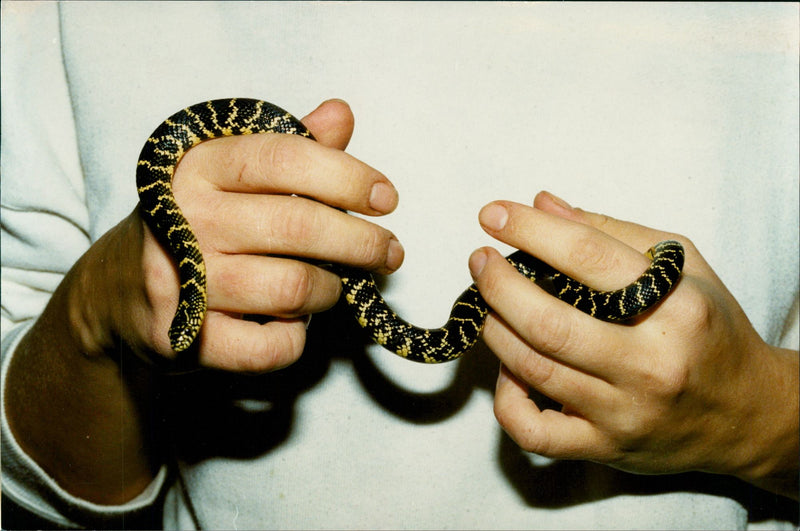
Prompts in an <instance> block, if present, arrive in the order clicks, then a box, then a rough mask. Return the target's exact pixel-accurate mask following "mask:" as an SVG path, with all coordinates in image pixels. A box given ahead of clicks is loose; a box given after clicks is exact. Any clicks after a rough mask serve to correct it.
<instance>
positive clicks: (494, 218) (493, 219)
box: [478, 203, 508, 231]
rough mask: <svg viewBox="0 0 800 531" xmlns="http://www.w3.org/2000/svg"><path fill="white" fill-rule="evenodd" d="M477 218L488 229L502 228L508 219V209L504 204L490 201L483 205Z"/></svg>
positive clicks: (496, 229)
mask: <svg viewBox="0 0 800 531" xmlns="http://www.w3.org/2000/svg"><path fill="white" fill-rule="evenodd" d="M478 220H479V221H480V223H481V225H483V226H484V227H486V228H487V229H489V230H494V231H498V230H502V229H503V227H505V226H506V222H507V221H508V210H507V209H506V208H505V207H504V206H501V205H498V204H497V203H492V204H489V205H486V206H485V207H483V209H482V210H481V212H480V214H479V215H478Z"/></svg>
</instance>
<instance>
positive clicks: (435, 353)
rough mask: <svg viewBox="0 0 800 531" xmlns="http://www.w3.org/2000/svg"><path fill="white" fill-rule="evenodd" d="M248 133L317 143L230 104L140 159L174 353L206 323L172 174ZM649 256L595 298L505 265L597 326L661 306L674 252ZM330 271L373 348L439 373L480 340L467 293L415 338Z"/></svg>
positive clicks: (281, 122) (527, 268)
mask: <svg viewBox="0 0 800 531" xmlns="http://www.w3.org/2000/svg"><path fill="white" fill-rule="evenodd" d="M252 133H287V134H294V135H301V136H305V137H308V138H312V139H313V136H312V135H311V133H310V132H309V131H308V129H306V127H305V126H304V125H303V124H302V123H300V121H299V120H297V119H296V118H294V117H293V116H292V115H291V114H289V113H287V112H286V111H284V110H283V109H280V108H278V107H276V106H274V105H272V104H270V103H266V102H264V101H259V100H252V99H242V98H232V99H225V100H214V101H208V102H204V103H198V104H196V105H192V106H191V107H188V108H186V109H183V110H181V111H179V112H177V113H175V114H174V115H172V116H171V117H169V118H168V119H167V120H165V121H164V122H163V123H162V124H161V125H159V126H158V128H157V129H156V130H155V131H154V132H153V134H152V135H151V136H150V138H148V139H147V142H146V143H145V146H144V148H143V149H142V152H141V154H140V156H139V162H138V166H137V172H136V184H137V189H138V192H139V199H140V212H141V215H142V217H143V218H144V220H145V221H146V223H147V224H148V226H149V227H150V229H151V230H152V231H153V233H154V234H155V235H156V236H157V237H158V238H159V239H160V240H161V241H162V242H163V243H164V244H165V245H166V246H167V248H168V249H169V251H170V253H171V254H172V256H173V258H174V259H175V261H176V263H177V266H178V271H179V276H180V299H179V302H178V308H177V310H176V312H175V317H174V319H173V322H172V325H171V327H170V330H169V339H170V344H171V346H172V348H173V349H174V350H175V351H176V352H180V351H183V350H185V349H187V348H188V347H189V346H191V345H192V343H193V342H194V340H195V338H196V337H197V334H198V333H199V331H200V327H201V325H202V324H203V319H204V317H205V314H206V306H207V293H206V273H205V266H204V263H203V255H202V253H201V252H200V247H199V245H198V243H197V239H196V237H195V235H194V233H193V232H192V229H191V227H190V226H189V223H188V222H187V221H186V218H185V217H184V216H183V214H182V213H181V210H180V208H178V205H177V203H176V202H175V197H174V196H173V193H172V177H173V174H174V171H175V167H176V166H177V164H178V162H179V161H180V159H181V157H182V156H183V154H184V153H186V151H187V150H189V149H190V148H191V147H192V146H195V145H196V144H199V143H200V142H203V141H204V140H209V139H212V138H217V137H221V136H231V135H246V134H252ZM647 255H648V257H649V258H650V259H651V264H650V267H649V268H648V269H647V270H646V271H645V272H644V273H643V274H642V276H641V277H639V279H637V280H636V282H634V283H632V284H630V285H629V286H627V287H625V288H622V289H620V290H616V291H609V292H600V291H595V290H593V289H591V288H589V287H587V286H585V285H583V284H581V283H579V282H577V281H576V280H573V279H571V278H569V277H568V276H566V275H564V274H562V273H560V272H558V271H556V270H555V269H553V268H551V267H550V266H548V265H547V264H545V263H543V262H542V261H540V260H538V259H536V258H534V257H532V256H529V255H527V254H525V253H523V252H521V251H517V252H515V253H513V254H511V255H510V256H508V257H507V259H508V261H509V262H511V263H512V264H513V265H514V266H515V267H516V268H517V269H518V270H519V271H520V272H521V273H522V274H524V275H525V276H527V277H528V278H530V279H531V280H540V281H541V280H543V279H544V280H546V281H547V282H549V283H550V285H551V291H552V292H553V294H554V295H556V296H557V297H558V298H559V299H561V300H563V301H565V302H567V303H569V304H571V305H572V306H574V307H576V308H578V309H579V310H581V311H583V312H585V313H587V314H589V315H591V316H594V317H597V318H598V319H603V320H608V321H623V320H627V319H630V318H632V317H634V316H636V315H639V314H641V313H642V312H644V311H646V310H647V309H649V308H650V307H652V306H653V305H654V304H656V303H657V302H658V301H660V300H661V299H662V298H664V297H665V296H666V295H667V293H668V292H669V291H670V290H671V289H672V287H673V286H674V285H675V283H676V282H677V280H678V279H679V278H680V275H681V271H682V269H683V261H684V252H683V247H682V246H681V244H680V243H678V242H675V241H664V242H661V243H658V244H656V245H654V246H653V247H652V248H651V249H650V250H649V251H648V253H647ZM334 270H335V272H336V273H337V274H339V276H340V277H341V279H342V285H343V295H344V298H345V300H346V301H347V304H348V305H349V307H350V308H352V310H353V313H354V314H355V316H356V318H357V319H358V322H359V324H360V325H361V326H362V327H363V328H364V329H365V330H367V331H368V332H369V333H370V335H371V336H372V338H373V339H374V340H375V341H376V342H377V343H379V344H380V345H383V346H384V347H385V348H387V349H388V350H391V351H392V352H395V353H397V354H398V355H400V356H403V357H404V358H407V359H410V360H413V361H421V362H425V363H440V362H444V361H449V360H453V359H456V358H458V357H459V356H461V354H463V353H464V352H466V351H467V350H469V349H470V348H471V347H472V345H473V344H474V343H475V341H476V340H477V339H478V337H479V336H480V334H481V330H482V328H483V323H484V320H485V318H486V315H487V313H488V312H489V309H488V307H487V305H486V303H485V302H484V300H483V298H482V297H481V295H480V293H478V289H477V288H476V287H475V285H474V284H473V285H472V286H470V287H469V288H468V289H467V290H466V291H465V292H464V293H463V294H462V295H461V296H460V297H459V298H458V299H457V300H456V302H455V304H454V305H453V309H452V311H451V313H450V317H449V319H448V320H447V323H446V324H445V325H444V326H443V327H442V328H438V329H423V328H418V327H416V326H413V325H411V324H409V323H407V322H406V321H404V320H403V319H401V318H400V317H398V316H397V314H395V312H394V311H392V309H391V308H390V307H389V306H388V305H387V304H386V302H385V301H384V300H383V297H381V294H380V293H379V292H378V289H377V287H376V285H375V282H374V281H373V279H372V276H371V275H370V274H369V273H367V272H365V271H362V270H360V269H354V268H345V267H341V266H337V267H336V268H335V269H334Z"/></svg>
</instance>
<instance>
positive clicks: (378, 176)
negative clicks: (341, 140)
mask: <svg viewBox="0 0 800 531" xmlns="http://www.w3.org/2000/svg"><path fill="white" fill-rule="evenodd" d="M189 172H193V173H196V174H198V175H199V176H201V177H202V178H203V180H204V181H206V182H208V183H209V184H210V185H211V186H213V187H215V188H217V189H219V190H224V191H229V192H243V193H262V194H296V195H302V196H306V197H310V198H313V199H316V200H318V201H320V202H322V203H325V204H328V205H331V206H334V207H338V208H342V209H345V210H352V211H354V212H359V213H362V214H368V215H382V214H387V213H389V212H391V211H392V210H394V209H395V207H396V206H397V201H398V195H397V191H396V190H395V188H394V186H393V185H392V183H391V181H389V179H387V178H386V176H384V175H383V174H382V173H380V172H379V171H377V170H376V169H374V168H372V167H370V166H368V165H367V164H365V163H363V162H361V161H360V160H358V159H356V158H355V157H353V156H351V155H349V154H347V153H345V152H343V151H340V150H338V149H335V148H332V147H327V146H324V145H322V144H320V143H317V142H314V141H313V140H310V139H308V138H304V137H300V136H297V135H289V134H275V133H260V134H253V135H244V136H232V137H224V138H217V139H214V140H210V141H208V142H204V143H202V144H200V145H198V146H196V147H194V148H192V149H190V150H189V151H188V152H187V153H186V155H184V157H183V159H182V160H181V162H180V164H179V166H178V171H176V180H177V178H179V175H182V174H186V173H189Z"/></svg>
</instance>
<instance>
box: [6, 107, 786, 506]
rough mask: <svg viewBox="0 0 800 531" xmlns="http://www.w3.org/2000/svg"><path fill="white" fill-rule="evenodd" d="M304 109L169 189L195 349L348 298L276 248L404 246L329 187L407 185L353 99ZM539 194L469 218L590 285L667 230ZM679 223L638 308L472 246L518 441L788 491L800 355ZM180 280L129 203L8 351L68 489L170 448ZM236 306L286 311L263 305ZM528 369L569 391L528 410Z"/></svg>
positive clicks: (14, 420)
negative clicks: (203, 288) (620, 306)
mask: <svg viewBox="0 0 800 531" xmlns="http://www.w3.org/2000/svg"><path fill="white" fill-rule="evenodd" d="M303 121H304V123H306V125H307V126H308V127H309V128H310V129H311V131H312V132H313V134H314V135H315V136H316V137H317V139H318V140H319V143H314V142H312V141H309V140H307V139H303V138H298V137H295V136H286V137H284V136H282V135H258V136H251V137H235V138H225V139H218V140H213V141H209V142H207V143H204V144H201V145H200V146H197V147H195V148H193V149H192V150H190V151H189V152H188V153H187V154H186V156H185V157H184V159H183V160H182V161H181V163H180V165H179V167H178V170H177V172H176V176H175V182H174V189H175V195H176V198H177V200H178V203H179V204H180V205H181V207H182V209H183V210H184V213H185V214H186V216H187V218H188V219H189V221H190V222H191V224H192V226H193V227H194V230H195V232H196V234H197V236H198V239H199V242H200V245H201V248H202V250H203V254H204V256H205V258H206V266H207V270H208V292H209V312H208V315H207V318H206V321H205V323H204V326H203V329H202V330H201V334H200V340H199V345H198V349H197V352H196V354H197V362H198V364H199V365H200V366H201V367H212V368H216V369H221V370H230V371H250V372H260V371H270V370H276V369H279V368H281V367H285V366H287V365H289V364H291V363H293V362H294V361H296V360H297V359H298V358H299V356H300V355H301V353H302V351H303V347H304V345H305V337H306V336H305V324H306V320H307V317H306V316H307V315H309V314H312V313H315V312H319V311H323V310H325V309H328V308H330V307H331V306H332V305H333V304H334V303H335V302H336V300H337V299H338V297H339V295H340V291H341V287H340V282H339V279H338V277H336V276H335V275H333V274H331V273H329V272H327V271H325V270H323V269H320V268H317V267H314V266H312V265H309V264H308V263H306V262H300V261H297V260H291V259H287V258H279V257H277V256H270V255H280V256H300V257H307V258H313V259H318V260H321V261H327V262H334V261H335V262H341V263H344V264H348V265H352V266H356V267H363V268H366V269H371V270H373V271H376V272H379V273H391V272H392V271H394V270H396V269H397V268H398V267H399V266H400V265H401V263H402V260H403V250H402V247H401V246H400V244H399V243H398V242H397V240H396V239H395V238H394V236H393V235H392V234H391V233H390V232H388V231H386V230H385V229H383V228H381V227H379V226H377V225H375V224H373V223H370V222H367V221H365V220H363V219H360V218H356V217H353V216H348V215H346V214H344V213H342V212H340V211H339V210H337V209H336V208H332V207H338V208H343V209H347V210H350V211H354V212H360V213H363V214H367V215H373V216H378V215H381V214H385V213H388V212H391V211H392V210H393V209H394V208H395V207H396V205H397V200H398V198H397V193H396V191H395V190H394V187H393V186H392V185H391V183H390V182H389V181H388V179H387V178H386V177H385V176H383V175H382V174H381V173H379V172H378V171H376V170H374V169H372V168H370V167H369V166H367V165H365V164H363V163H361V162H359V161H357V160H356V159H354V158H352V157H350V156H349V155H347V154H345V153H344V152H343V151H342V150H343V149H344V148H345V147H346V146H347V143H348V141H349V139H350V136H351V134H352V130H353V116H352V113H351V112H350V109H349V107H347V105H346V104H345V103H344V102H341V101H335V100H333V101H328V102H325V103H323V104H322V105H321V106H320V107H319V108H317V109H316V110H315V111H314V112H312V113H311V114H310V115H309V116H307V117H306V118H304V119H303ZM291 194H297V196H299V197H293V196H292V195H291ZM309 197H310V198H313V199H315V200H316V201H314V200H311V199H308V198H309ZM498 206H500V207H501V208H500V210H498V209H497V208H496V207H498ZM535 207H536V208H533V209H531V208H529V207H525V206H522V205H517V204H513V203H508V202H499V203H492V204H491V205H489V206H487V207H486V208H484V209H483V210H482V212H481V216H480V220H481V223H482V225H483V227H484V228H485V230H487V232H489V234H491V235H492V236H494V237H496V238H498V239H499V240H501V241H504V242H507V243H510V244H512V245H514V246H516V247H519V248H522V249H524V250H526V251H528V252H532V253H533V254H536V255H537V256H539V257H541V258H542V259H544V260H545V261H548V262H550V263H551V264H552V265H554V266H556V267H558V268H559V269H561V270H562V271H564V272H565V273H567V274H570V275H572V276H574V277H575V278H577V279H579V280H581V281H584V282H586V283H588V284H591V285H594V286H595V287H597V288H599V289H610V288H614V287H617V286H618V285H621V284H626V283H628V282H629V281H631V280H633V279H635V278H636V277H637V276H638V275H639V273H640V272H641V271H642V270H643V269H644V268H645V267H646V259H645V258H644V257H643V256H642V254H641V251H643V250H645V249H646V248H647V247H649V246H650V245H651V244H652V243H654V242H656V241H659V240H661V239H665V238H666V236H665V235H664V234H663V233H659V232H657V231H653V230H651V229H647V228H644V227H639V226H636V225H632V224H629V223H624V222H619V221H616V220H612V219H610V218H607V217H604V216H599V215H596V214H590V213H587V212H583V211H580V210H576V209H571V208H569V207H568V206H566V205H564V204H563V203H562V202H560V201H559V200H557V199H555V198H553V197H552V196H549V195H548V194H542V195H540V196H538V197H537V200H536V202H535ZM503 220H505V222H504V223H500V222H501V221H503ZM681 239H682V241H683V242H684V244H685V245H686V246H687V251H688V253H689V254H688V259H687V265H686V270H685V277H684V279H683V280H682V281H681V283H680V285H679V286H678V287H677V288H676V290H675V292H674V293H673V294H672V295H671V296H670V297H669V298H668V299H667V300H666V301H665V302H664V303H663V304H661V305H660V306H659V307H658V309H657V310H656V311H655V312H653V313H652V314H650V315H649V316H647V317H646V318H643V319H640V322H638V324H637V326H633V327H620V326H618V325H610V324H607V323H601V322H599V321H596V320H594V319H591V318H589V317H587V316H585V315H583V314H581V313H580V312H578V311H577V310H574V309H572V308H571V307H568V306H566V305H564V304H563V303H560V302H558V301H556V300H555V299H553V298H552V297H550V296H548V295H545V294H544V293H543V292H541V290H539V289H538V288H537V287H536V286H535V285H533V284H531V283H530V282H528V281H527V280H524V279H523V278H522V277H521V276H520V275H519V274H517V273H516V271H515V270H513V269H512V268H511V266H509V265H508V264H507V262H506V261H505V260H504V259H503V258H502V257H501V256H500V255H499V254H498V253H497V251H494V250H492V249H488V248H486V249H480V250H478V251H476V252H475V253H474V254H473V255H472V257H471V258H470V268H471V270H472V272H473V276H474V277H475V279H476V282H477V284H478V287H479V288H480V290H481V292H482V294H483V295H484V297H485V298H486V300H487V301H488V302H489V304H490V305H491V306H492V307H493V308H494V310H495V313H493V314H492V315H491V317H490V318H489V320H488V322H487V325H486V329H485V339H486V342H487V344H488V345H489V346H490V347H491V348H492V349H493V350H494V351H495V353H496V354H497V355H498V357H499V358H500V360H501V361H502V368H501V371H500V378H499V380H498V385H497V394H496V399H495V411H496V416H497V418H498V420H499V422H500V423H501V425H502V426H503V427H504V428H505V429H506V430H507V431H508V433H509V434H510V435H511V436H512V437H513V438H514V440H516V441H517V442H518V444H520V446H521V447H523V448H525V449H526V450H529V451H534V452H537V453H540V454H543V455H548V456H551V457H562V458H570V459H590V460H594V461H598V462H603V463H608V464H610V465H612V466H615V467H618V468H623V469H626V470H632V471H638V472H645V473H666V472H679V471H684V470H706V471H709V472H715V473H722V474H732V475H736V476H739V477H741V478H743V479H745V480H747V481H750V482H752V483H754V484H756V485H759V486H763V487H765V488H770V489H773V490H775V491H776V492H781V493H784V494H787V495H789V496H794V497H796V495H797V459H796V457H797V454H798V438H797V433H798V397H797V389H798V382H797V374H798V366H797V354H796V353H792V352H790V351H781V350H779V349H775V348H772V347H769V346H768V345H765V344H764V343H763V341H761V339H760V338H759V337H758V335H757V333H755V331H754V330H753V329H752V326H751V325H750V324H749V322H748V321H747V319H746V317H745V316H744V314H743V313H742V311H741V309H740V308H739V306H738V304H737V303H736V301H735V300H734V299H733V298H732V297H731V295H730V294H729V293H728V292H727V290H725V288H724V286H722V284H721V283H720V282H719V280H718V279H717V278H716V276H715V275H714V274H713V272H712V271H711V269H710V268H709V267H708V265H707V264H705V262H704V261H703V260H702V257H700V255H699V254H698V253H697V251H696V250H695V249H694V247H693V246H691V244H690V243H689V242H688V241H687V240H686V239H685V238H681ZM552 241H558V242H559V244H558V245H557V246H553V245H551V244H549V243H548V242H552ZM177 298H178V280H177V274H176V270H175V267H174V265H173V263H172V260H171V259H170V258H169V257H168V255H167V254H166V253H165V252H164V250H163V249H162V248H161V246H160V245H159V244H158V243H157V242H156V241H155V239H154V238H153V236H152V234H151V233H150V232H149V230H148V229H147V227H146V226H145V225H144V223H143V222H142V220H141V219H140V218H139V215H138V213H137V212H136V211H134V212H133V213H132V214H131V215H130V216H128V217H127V218H126V219H124V220H122V221H121V222H120V224H119V225H117V226H116V227H114V228H113V229H112V230H110V231H109V232H108V233H107V234H106V235H105V236H103V237H102V238H101V239H100V240H98V241H97V242H96V243H95V244H94V245H93V246H92V247H91V248H90V249H89V250H88V251H87V252H86V253H85V254H84V256H83V257H82V258H81V259H80V260H79V261H78V262H77V263H76V264H75V266H74V267H73V269H72V270H71V271H70V272H69V273H68V274H67V275H66V277H65V278H64V280H63V281H62V283H61V284H60V286H59V288H58V289H57V290H56V292H55V293H54V295H53V297H52V299H51V301H50V303H49V304H48V306H47V308H46V309H45V311H44V312H43V314H42V315H41V317H40V318H39V319H38V320H37V322H36V324H35V325H34V327H33V328H32V329H31V331H30V332H29V333H28V334H27V335H26V337H25V338H24V339H23V341H22V342H21V344H20V345H19V347H18V349H17V351H16V352H15V355H14V358H13V360H12V363H11V366H10V367H9V374H8V378H7V383H6V397H5V399H6V402H5V404H6V415H7V418H8V420H9V423H10V425H11V428H12V430H13V431H14V434H15V436H16V438H17V440H18V441H19V443H20V444H21V445H22V447H23V449H24V450H25V451H26V452H27V453H28V454H29V455H30V456H32V457H33V458H34V459H35V460H36V461H37V462H38V463H39V464H40V465H41V466H42V467H43V468H44V470H45V471H47V472H48V473H49V474H50V475H51V476H52V477H53V478H54V479H55V480H56V481H57V482H58V483H59V484H60V485H62V486H63V487H64V488H65V489H66V490H67V491H69V492H71V493H72V494H75V495H76V496H80V497H82V498H84V499H87V500H89V501H93V502H96V503H101V504H117V503H123V502H125V501H128V500H130V499H132V498H134V497H135V496H136V495H138V494H139V493H140V492H142V490H143V489H144V488H145V487H146V486H147V485H148V484H149V483H150V481H151V480H152V478H153V476H154V473H155V471H156V470H157V468H158V465H159V463H161V462H162V458H161V456H160V455H159V454H158V448H159V441H158V439H157V434H155V433H153V432H152V431H151V426H153V425H154V423H152V422H151V421H150V419H149V417H148V412H149V411H151V409H150V407H149V404H150V402H149V401H150V400H151V398H150V397H151V396H152V395H153V393H152V389H151V387H150V386H151V383H150V382H151V381H152V373H153V368H152V366H151V364H152V362H153V360H169V359H172V358H174V353H173V352H172V351H171V349H170V347H169V342H168V339H167V329H168V327H169V324H170V321H171V319H172V315H173V311H174V308H175V304H176V302H177ZM244 313H256V314H262V315H269V316H274V317H276V319H274V320H271V321H270V322H268V323H266V324H263V325H261V324H256V323H254V322H253V321H248V320H242V319H241V316H242V314H244ZM65 317H66V318H65ZM529 388H535V389H537V390H539V391H540V392H542V393H544V394H546V395H548V396H551V397H552V398H554V399H555V400H558V401H559V402H561V403H562V404H564V408H563V410H562V411H554V410H545V411H540V410H539V409H538V408H537V407H536V405H535V404H534V403H533V402H532V401H531V400H529V399H528V389H529ZM787 397H789V401H788V406H787V405H786V404H787ZM773 404H779V405H780V407H774V406H773V407H771V405H773ZM87 478H91V481H90V482H89V481H87Z"/></svg>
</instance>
